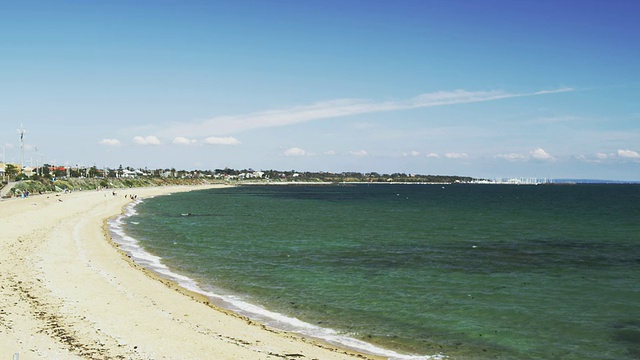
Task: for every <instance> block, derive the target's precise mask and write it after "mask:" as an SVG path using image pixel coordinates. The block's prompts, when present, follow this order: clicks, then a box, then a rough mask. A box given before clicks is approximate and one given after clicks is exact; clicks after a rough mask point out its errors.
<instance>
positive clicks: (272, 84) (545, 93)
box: [0, 0, 640, 181]
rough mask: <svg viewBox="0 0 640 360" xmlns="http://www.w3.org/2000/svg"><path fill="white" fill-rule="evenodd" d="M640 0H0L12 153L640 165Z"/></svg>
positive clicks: (315, 164)
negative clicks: (22, 141)
mask: <svg viewBox="0 0 640 360" xmlns="http://www.w3.org/2000/svg"><path fill="white" fill-rule="evenodd" d="M639 18H640V2H638V1H635V0H629V1H627V0H614V1H604V0H602V1H591V0H575V1H569V0H554V1H551V0H535V1H531V0H518V1H512V0H483V1H475V0H467V1H462V0H450V1H445V0H394V1H391V0H385V1H380V0H364V1H360V0H347V1H344V0H340V1H335V0H321V1H310V0H291V1H289V0H273V1H248V0H234V1H190V0H182V1H177V0H176V1H164V0H154V1H146V0H137V1H119V0H111V1H97V0H96V1H80V0H76V1H70V0H59V1H37V0H33V1H4V0H0V34H1V35H0V125H1V126H0V145H2V150H3V159H4V161H6V162H14V163H18V164H19V163H20V162H21V150H20V135H19V133H18V130H19V129H24V130H26V133H25V134H24V159H25V160H24V162H25V166H29V165H34V166H35V165H36V164H42V163H48V164H55V165H63V166H64V165H67V166H75V165H81V166H97V167H99V168H102V167H111V168H115V167H118V166H119V165H123V166H125V167H126V166H130V167H134V168H143V169H144V168H148V169H156V168H176V169H184V170H197V169H212V170H213V169H219V168H225V167H229V168H234V169H248V168H252V169H255V170H270V169H275V170H286V171H290V170H295V171H327V172H345V171H356V172H378V173H407V174H425V175H426V174H431V175H462V176H472V177H477V178H489V179H493V178H510V177H538V178H574V179H577V178H581V179H603V180H635V181H637V180H640V45H639V44H640V22H638V19H639Z"/></svg>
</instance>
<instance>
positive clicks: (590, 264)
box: [110, 184, 640, 360]
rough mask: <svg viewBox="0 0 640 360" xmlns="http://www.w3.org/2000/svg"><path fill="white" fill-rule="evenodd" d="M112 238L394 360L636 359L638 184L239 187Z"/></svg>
mask: <svg viewBox="0 0 640 360" xmlns="http://www.w3.org/2000/svg"><path fill="white" fill-rule="evenodd" d="M110 229H111V232H112V234H113V236H114V239H115V240H116V241H117V242H119V243H120V244H121V245H120V246H121V248H122V249H123V250H125V251H127V252H129V253H130V254H131V255H132V257H133V258H134V259H135V260H136V261H138V262H139V263H141V264H143V265H144V266H146V267H148V268H150V269H152V270H153V271H156V272H157V273H159V274H160V275H162V276H165V277H167V278H169V279H172V280H174V281H176V282H178V283H179V284H181V285H182V286H183V287H185V288H188V289H191V290H195V291H199V292H201V293H203V294H205V295H207V296H208V297H209V298H210V299H211V300H212V302H214V303H215V304H217V305H219V306H222V307H225V308H229V309H231V310H234V311H236V312H239V313H241V314H244V315H247V316H249V317H252V318H255V319H257V320H260V321H262V322H263V323H266V324H268V325H270V326H274V327H277V328H281V329H285V330H290V331H296V332H299V333H301V334H305V335H308V336H314V337H317V338H322V339H325V340H327V341H329V342H331V343H334V344H337V345H341V346H348V347H351V348H355V349H359V350H362V351H366V352H370V353H375V354H379V355H384V356H387V357H389V358H392V359H416V360H417V359H430V358H440V357H447V358H450V359H474V360H477V359H480V360H482V359H581V360H584V359H616V360H621V359H638V358H640V185H620V184H616V185H607V184H585V185H538V186H535V185H526V186H518V185H471V184H452V185H391V184H376V185H373V184H372V185H364V184H360V185H348V184H347V185H331V186H321V185H290V186H238V187H233V188H224V189H211V190H202V191H193V192H188V193H178V194H172V195H169V196H162V197H156V198H150V199H144V200H141V201H138V202H136V203H135V204H133V205H131V206H129V207H128V208H127V210H126V213H125V214H124V215H122V216H120V217H118V218H117V219H115V220H112V221H111V222H110Z"/></svg>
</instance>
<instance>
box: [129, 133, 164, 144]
mask: <svg viewBox="0 0 640 360" xmlns="http://www.w3.org/2000/svg"><path fill="white" fill-rule="evenodd" d="M133 142H135V143H136V144H138V145H160V140H159V139H158V138H157V137H156V136H154V135H149V136H136V137H134V138H133Z"/></svg>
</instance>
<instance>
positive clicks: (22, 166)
mask: <svg viewBox="0 0 640 360" xmlns="http://www.w3.org/2000/svg"><path fill="white" fill-rule="evenodd" d="M26 133H27V130H25V129H24V126H22V124H20V129H18V134H19V135H20V152H21V157H20V166H21V168H20V173H24V134H26Z"/></svg>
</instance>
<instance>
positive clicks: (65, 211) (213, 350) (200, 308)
mask: <svg viewBox="0 0 640 360" xmlns="http://www.w3.org/2000/svg"><path fill="white" fill-rule="evenodd" d="M215 187H220V185H208V186H168V187H157V188H132V189H124V190H116V193H117V195H116V196H114V195H112V193H111V191H112V190H105V191H79V192H74V193H71V194H44V195H37V196H31V197H28V198H25V199H12V200H8V201H2V202H0V225H1V226H2V229H3V231H2V239H3V241H2V242H1V243H0V252H1V254H2V255H0V259H1V261H0V285H1V287H0V301H2V303H3V304H6V305H5V306H3V308H2V309H1V310H0V349H3V351H4V352H5V353H3V354H2V355H3V356H10V354H19V355H21V358H24V359H41V358H67V359H86V358H116V359H117V358H122V359H125V358H126V359H148V358H154V359H189V358H192V359H196V358H216V359H238V358H247V359H282V358H285V359H294V358H295V359H314V358H315V359H336V360H341V359H355V358H357V359H372V360H373V359H382V357H379V356H375V355H367V354H362V353H358V352H356V351H352V350H348V349H343V348H340V347H337V346H335V345H331V344H328V343H325V342H323V341H321V340H317V339H313V338H307V337H305V336H303V335H298V334H295V333H289V332H285V331H280V330H275V329H271V328H269V327H267V326H265V325H262V324H260V323H259V322H257V321H254V320H250V319H249V318H247V317H245V316H243V315H240V314H236V313H234V312H232V311H230V310H225V309H222V308H219V307H218V306H216V305H214V304H212V303H211V301H210V300H209V299H208V298H206V296H204V295H202V294H198V293H196V292H192V291H190V290H188V289H185V288H183V287H181V286H179V284H177V283H175V282H172V281H170V280H167V279H163V278H162V277H160V276H158V275H157V274H154V273H153V272H152V271H150V270H149V269H146V268H144V267H143V266H142V265H140V264H137V263H135V262H133V261H132V260H131V259H130V258H129V256H128V255H127V254H126V253H124V252H123V251H122V250H121V249H118V246H117V244H115V243H112V240H111V239H110V236H109V233H108V229H107V228H106V221H107V219H109V218H112V217H115V216H118V215H119V214H121V213H122V211H123V209H124V206H126V205H127V204H128V203H129V202H130V200H129V199H125V198H124V197H123V195H126V194H137V195H138V196H139V197H141V198H145V197H149V196H159V195H168V194H170V193H175V192H182V191H193V190H201V189H207V188H215ZM4 229H6V230H4ZM105 240H106V241H105ZM114 248H116V251H114ZM169 290H173V291H169Z"/></svg>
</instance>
